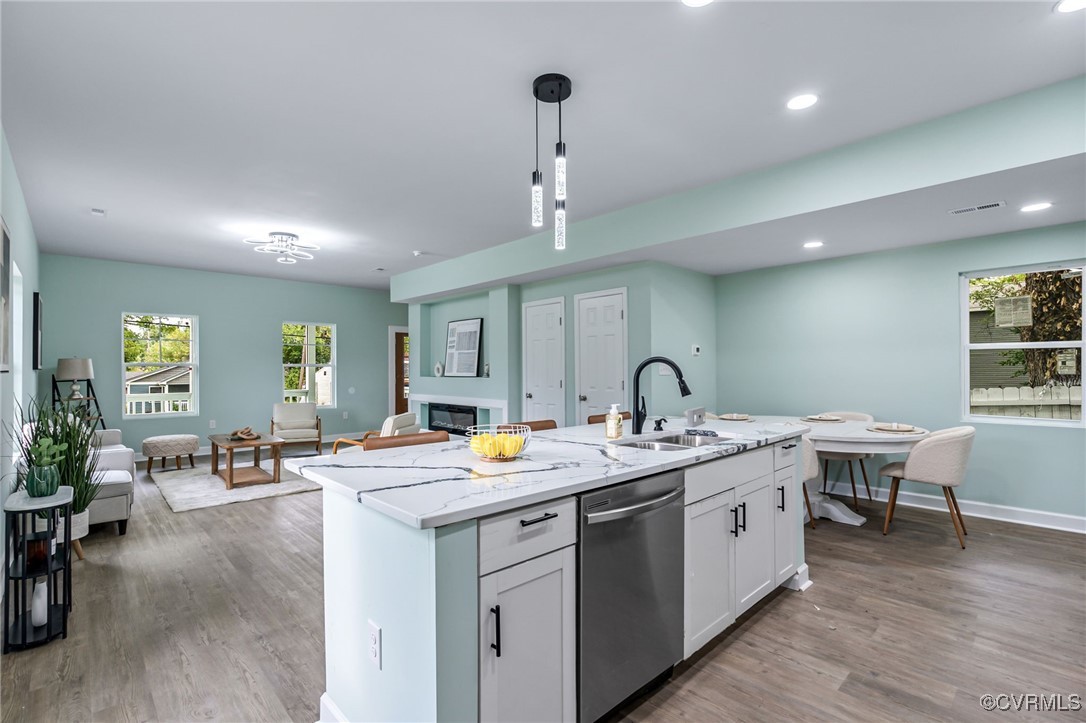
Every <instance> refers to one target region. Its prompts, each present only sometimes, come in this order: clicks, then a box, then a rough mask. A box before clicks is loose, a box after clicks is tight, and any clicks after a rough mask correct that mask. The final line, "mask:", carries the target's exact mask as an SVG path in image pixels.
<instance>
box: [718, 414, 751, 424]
mask: <svg viewBox="0 0 1086 723" xmlns="http://www.w3.org/2000/svg"><path fill="white" fill-rule="evenodd" d="M717 419H720V420H722V421H725V422H753V421H754V417H752V416H750V415H749V414H736V413H734V412H730V413H728V414H721V415H719V416H718V417H717Z"/></svg>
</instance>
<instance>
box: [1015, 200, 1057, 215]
mask: <svg viewBox="0 0 1086 723" xmlns="http://www.w3.org/2000/svg"><path fill="white" fill-rule="evenodd" d="M1046 208H1052V204H1051V203H1049V202H1048V201H1041V202H1040V203H1031V204H1029V205H1027V206H1023V207H1022V211H1024V212H1025V213H1033V212H1034V211H1044V210H1045V209H1046Z"/></svg>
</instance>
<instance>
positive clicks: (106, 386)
mask: <svg viewBox="0 0 1086 723" xmlns="http://www.w3.org/2000/svg"><path fill="white" fill-rule="evenodd" d="M42 286H43V298H44V309H45V324H44V331H45V338H44V357H45V364H46V367H47V368H46V369H44V370H43V372H42V375H41V379H40V384H39V392H40V393H42V394H47V393H48V392H49V384H50V379H51V376H50V375H51V374H52V372H53V370H54V369H55V367H56V360H57V358H59V357H66V356H80V357H90V358H91V359H93V361H94V371H95V379H94V386H95V390H96V391H97V393H98V396H99V398H100V403H101V404H102V411H103V414H104V415H105V418H106V423H107V424H108V425H109V426H110V427H116V428H119V429H121V430H122V431H123V433H124V439H125V442H126V444H128V445H129V446H132V447H134V448H136V450H137V451H138V450H139V442H140V440H141V439H143V438H144V437H149V436H152V435H156V434H172V433H183V432H184V433H192V434H198V435H200V437H201V440H202V441H203V443H204V444H206V439H205V438H206V436H207V435H208V434H209V433H211V432H210V430H209V429H208V422H209V420H212V419H214V420H215V421H216V422H217V428H216V431H217V432H222V431H230V430H231V429H235V428H237V427H243V426H252V427H253V428H254V429H258V430H262V429H264V428H265V426H266V425H267V424H268V423H269V419H270V417H271V410H272V404H274V403H275V402H276V401H277V400H278V399H279V396H280V394H281V390H282V383H283V382H282V366H281V360H282V353H281V347H280V343H281V341H280V340H281V336H280V334H281V325H282V323H283V322H284V321H304V322H321V323H332V324H335V325H336V360H337V365H336V389H337V406H336V407H335V408H334V409H324V408H322V409H321V411H320V415H321V419H322V422H323V426H324V433H325V438H326V439H331V438H334V437H335V435H336V434H337V433H343V432H359V431H363V430H367V429H374V428H377V427H379V426H380V423H381V422H382V421H383V420H384V418H385V417H386V416H388V379H389V370H388V351H389V350H388V327H389V326H393V325H403V324H405V323H406V322H407V307H406V306H404V305H402V304H393V303H391V302H389V301H388V295H387V293H386V292H384V291H376V290H371V289H355V288H349V287H345V286H332V285H324V284H312V283H303V282H294V281H281V280H276V279H264V278H258V277H253V276H239V275H233V274H219V273H212V272H205V271H191V270H187V269H177V268H168V267H162V266H148V265H142V264H129V263H120V262H116V261H101V260H93V259H84V258H77V257H74V256H56V255H50V254H44V255H43V256H42ZM238 309H245V311H241V312H239V311H237V310H238ZM124 312H147V313H164V314H191V315H195V316H197V317H198V318H199V321H198V335H199V337H198V343H199V395H200V396H199V405H200V410H199V416H197V417H187V416H185V417H182V416H178V417H170V418H159V419H129V420H124V419H122V418H121V411H122V409H121V408H122V391H123V387H122V371H121V315H122V313H124ZM350 387H354V388H355V392H354V394H351V393H350V392H349V391H348V390H349V388H350ZM345 411H346V412H348V413H349V415H350V418H349V419H347V420H344V419H343V412H345Z"/></svg>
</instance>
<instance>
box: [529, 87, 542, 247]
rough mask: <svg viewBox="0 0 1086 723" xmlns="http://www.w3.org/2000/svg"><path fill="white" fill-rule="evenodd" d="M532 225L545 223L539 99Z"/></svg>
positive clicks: (536, 106) (536, 225)
mask: <svg viewBox="0 0 1086 723" xmlns="http://www.w3.org/2000/svg"><path fill="white" fill-rule="evenodd" d="M532 225H533V226H535V227H537V228H538V227H539V226H542V225H543V174H542V173H540V172H539V100H538V99H537V100H536V102H535V170H534V171H532Z"/></svg>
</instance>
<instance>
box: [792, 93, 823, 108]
mask: <svg viewBox="0 0 1086 723" xmlns="http://www.w3.org/2000/svg"><path fill="white" fill-rule="evenodd" d="M817 102H818V96H817V95H815V94H814V93H804V94H803V95H797V96H796V97H795V98H792V99H791V100H790V101H788V109H789V110H803V109H805V108H810V107H811V106H812V105H814V104H815V103H817Z"/></svg>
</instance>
